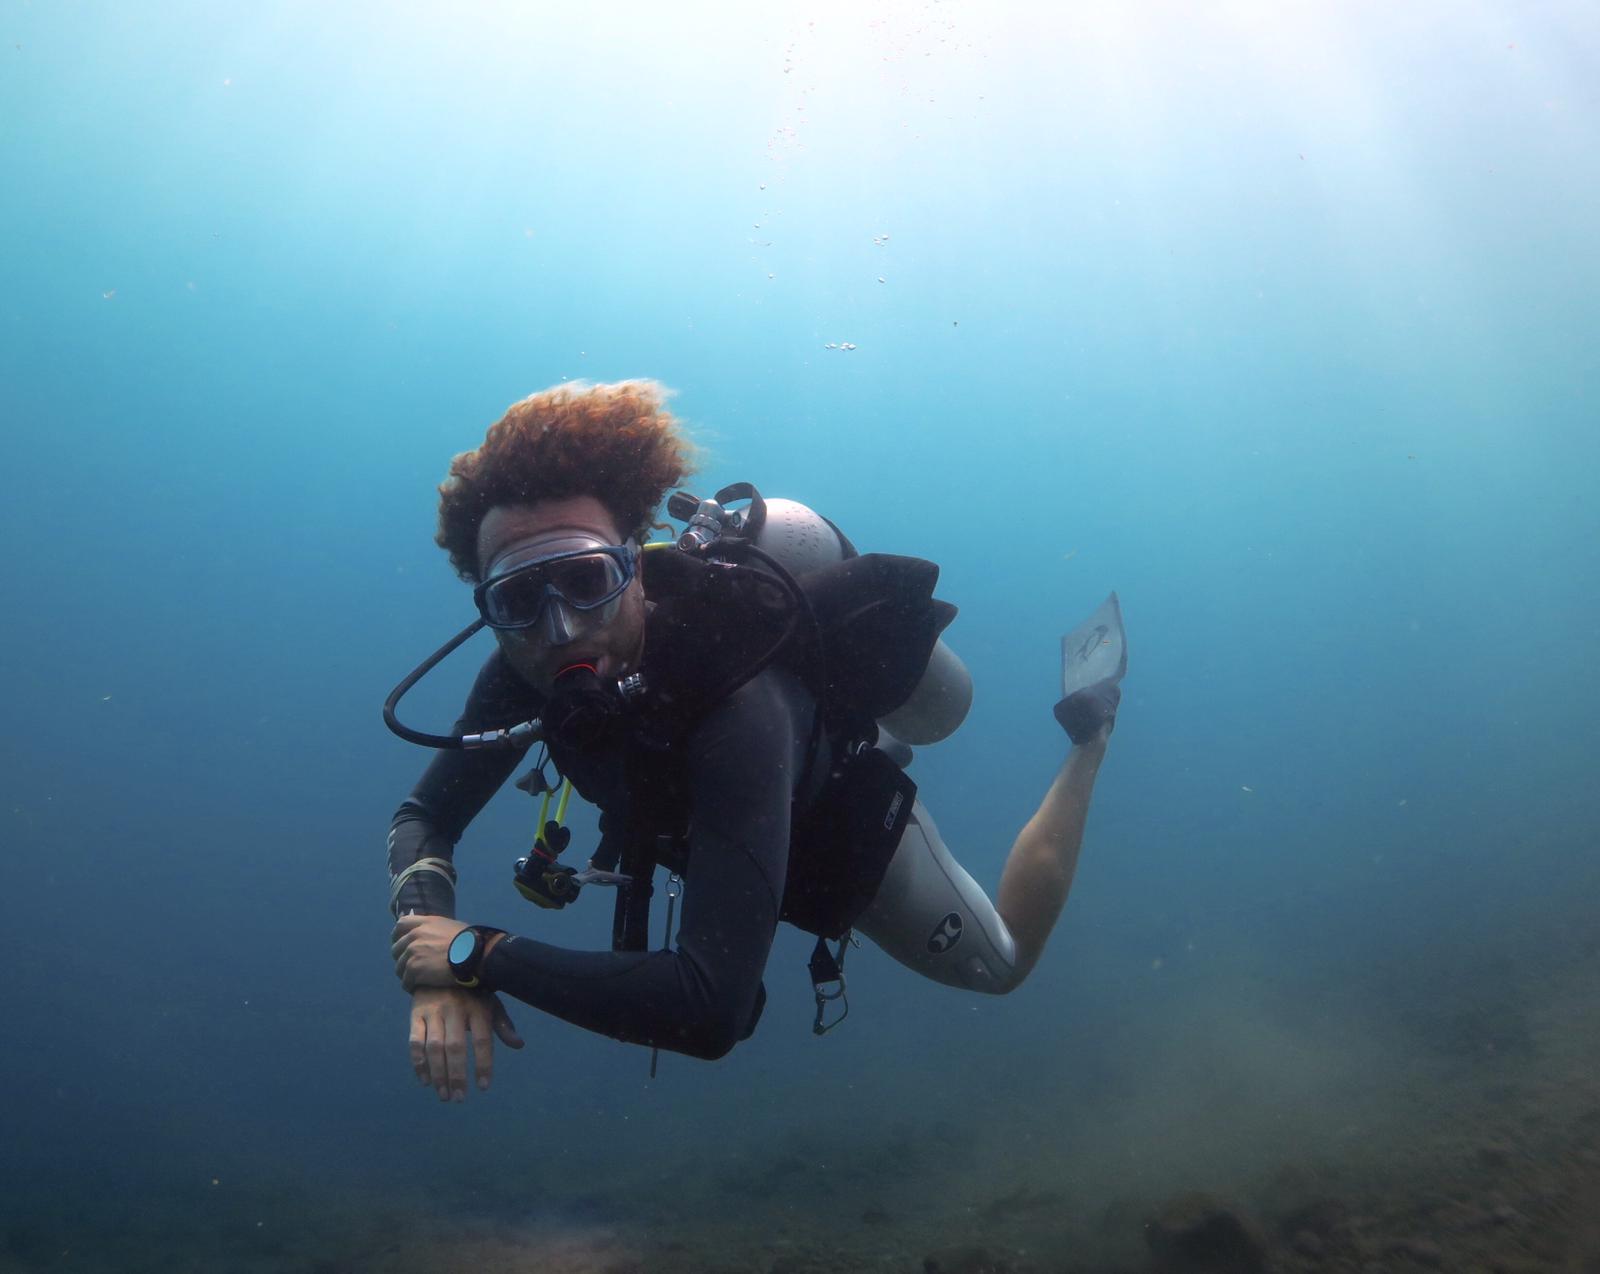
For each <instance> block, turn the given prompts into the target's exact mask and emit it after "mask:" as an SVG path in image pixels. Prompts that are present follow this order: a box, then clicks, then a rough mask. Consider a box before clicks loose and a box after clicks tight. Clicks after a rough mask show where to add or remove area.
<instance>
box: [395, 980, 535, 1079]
mask: <svg viewBox="0 0 1600 1274" xmlns="http://www.w3.org/2000/svg"><path fill="white" fill-rule="evenodd" d="M469 1035H470V1036H471V1037H472V1057H473V1069H474V1070H476V1071H477V1073H478V1087H479V1088H480V1089H484V1090H487V1089H488V1087H489V1081H490V1080H491V1079H492V1078H493V1077H494V1037H495V1036H496V1035H498V1036H499V1037H500V1040H501V1042H502V1043H504V1044H505V1045H506V1046H507V1047H508V1048H521V1047H522V1043H523V1041H522V1036H520V1035H518V1034H517V1028H516V1027H515V1026H513V1025H512V1024H511V1018H510V1015H509V1014H507V1013H506V1010H505V1006H504V1005H503V1004H501V1003H500V997H499V996H497V995H495V994H493V993H492V992H489V991H478V990H468V989H467V988H466V987H418V988H417V990H416V991H415V992H413V993H412V996H411V1067H412V1069H413V1070H415V1071H416V1072H417V1078H418V1079H419V1080H421V1081H422V1082H423V1083H424V1084H431V1085H433V1087H434V1089H435V1090H436V1091H437V1092H438V1094H439V1100H440V1101H449V1100H451V1098H454V1099H455V1100H456V1101H466V1099H467V1036H469Z"/></svg>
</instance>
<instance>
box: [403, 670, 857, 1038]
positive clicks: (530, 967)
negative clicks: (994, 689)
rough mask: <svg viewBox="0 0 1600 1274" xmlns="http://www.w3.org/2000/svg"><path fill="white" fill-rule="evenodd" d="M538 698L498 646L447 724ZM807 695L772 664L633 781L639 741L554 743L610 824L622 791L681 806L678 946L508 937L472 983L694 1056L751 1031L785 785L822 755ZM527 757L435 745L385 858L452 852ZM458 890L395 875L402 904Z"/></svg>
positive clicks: (499, 719) (779, 875)
mask: <svg viewBox="0 0 1600 1274" xmlns="http://www.w3.org/2000/svg"><path fill="white" fill-rule="evenodd" d="M539 706H540V704H539V699H538V696H537V694H536V692H534V691H533V690H532V689H531V688H530V687H529V686H527V684H526V683H524V682H523V681H522V680H521V679H520V678H519V677H518V676H517V675H516V674H515V673H514V672H513V671H512V670H511V669H510V668H509V667H508V666H507V665H506V663H505V662H504V660H503V659H502V658H501V656H500V654H499V652H498V651H497V652H495V654H493V655H492V656H491V657H490V658H489V660H488V661H487V662H486V663H485V664H484V667H483V670H482V671H481V672H480V673H479V675H478V680H477V683H476V684H475V685H474V686H473V688H472V693H471V695H470V696H469V698H468V700H467V705H466V709H465V711H464V713H463V715H462V718H461V720H460V721H458V722H457V723H456V733H457V734H458V735H460V734H464V733H468V732H472V731H478V730H484V729H490V728H494V727H498V726H504V725H506V724H508V723H511V722H515V721H522V720H526V719H528V718H529V717H531V716H534V715H537V713H538V710H539ZM814 711H815V704H814V701H813V699H812V697H811V695H810V694H809V693H808V692H807V691H806V689H805V688H804V687H803V686H802V685H801V683H800V682H799V681H798V679H797V678H795V677H794V676H793V674H791V673H789V672H787V671H784V670H783V669H781V668H778V667H771V668H768V669H767V670H766V671H764V672H762V673H760V674H759V675H758V676H756V677H755V678H754V679H752V680H751V681H749V682H747V683H746V684H745V685H744V686H742V687H741V688H740V689H739V690H737V691H735V692H734V693H733V694H732V695H730V696H729V697H728V698H726V699H724V700H723V701H722V702H721V703H719V704H718V705H716V707H714V708H713V709H712V710H711V711H710V712H709V713H708V714H707V715H706V716H705V717H704V718H703V719H702V720H701V721H700V722H699V724H698V725H697V726H695V727H694V728H693V729H692V730H691V731H689V733H688V734H687V735H686V736H685V737H684V738H683V739H682V740H680V741H679V742H678V743H677V744H676V745H674V746H673V747H672V748H671V749H669V750H668V751H667V752H666V753H663V754H659V755H658V756H657V757H654V758H652V759H650V761H649V768H650V774H649V776H647V777H649V779H650V781H649V782H641V775H642V773H643V768H642V766H641V762H640V761H639V759H638V758H639V752H638V750H637V749H627V748H620V747H619V748H616V749H611V750H609V751H608V752H607V753H605V754H603V755H600V756H598V757H596V756H579V755H568V754H566V753H564V752H562V751H561V749H559V748H554V749H552V753H553V755H552V759H553V760H554V761H555V762H556V764H557V766H558V768H560V770H561V772H562V773H563V775H565V776H566V777H567V778H570V779H571V780H572V781H573V785H574V786H575V787H576V788H577V790H578V792H579V793H580V794H581V795H582V796H583V797H584V799H586V800H588V801H589V802H591V803H592V804H594V805H596V806H598V807H599V808H600V810H601V811H602V818H601V829H602V832H603V834H604V835H605V836H606V837H607V838H609V837H611V836H613V835H617V834H619V829H621V828H624V827H626V826H629V825H630V824H629V816H630V809H629V805H630V801H632V800H636V799H637V797H638V794H639V793H640V792H641V791H642V790H645V789H646V788H652V787H653V788H655V789H656V790H658V791H669V790H670V791H671V792H672V793H673V799H672V800H671V801H668V802H667V804H668V805H674V804H675V805H676V807H677V808H678V809H679V810H680V811H681V813H682V815H683V816H685V817H686V820H687V821H686V828H687V855H686V863H687V866H686V867H685V881H686V885H687V887H686V889H685V891H684V898H683V904H682V913H681V915H682V924H681V927H680V928H679V930H678V934H677V945H676V949H671V950H657V951H570V950H567V949H565V948H561V947H553V946H550V945H549V944H548V943H543V942H536V941H534V940H533V939H532V938H521V937H508V938H506V939H504V940H502V941H501V942H500V943H498V944H497V945H496V946H495V948H494V950H493V951H492V952H491V953H490V954H489V956H488V957H487V958H486V959H485V960H484V962H483V968H482V970H481V971H480V976H481V978H482V984H483V986H484V987H485V988H487V989H488V990H491V991H504V992H505V993H506V994H508V995H512V996H515V997H516V998H517V999H519V1000H523V1001H525V1002H526V1003H528V1004H531V1005H533V1006H534V1007H535V1008H538V1009H543V1010H544V1011H545V1012H547V1013H553V1014H555V1015H556V1016H557V1017H559V1018H562V1019H564V1020H565V1021H568V1022H571V1023H573V1024H575V1025H577V1026H582V1027H585V1028H587V1029H589V1030H591V1031H599V1032H601V1033H603V1034H605V1035H609V1036H612V1037H614V1038H616V1039H619V1040H624V1041H627V1042H629V1043H635V1044H648V1045H654V1046H657V1047H660V1048H665V1049H671V1050H674V1051H676V1052H680V1053H687V1054H690V1055H691V1056H694V1057H701V1058H708V1059H710V1058H717V1057H721V1056H722V1055H723V1054H724V1053H726V1052H727V1051H728V1050H729V1049H730V1048H732V1047H733V1045H734V1044H735V1043H737V1042H738V1041H739V1040H742V1039H746V1038H748V1037H749V1035H750V1033H751V1032H752V1031H753V1030H754V1029H755V1024H756V1020H757V1019H758V1018H759V1016H760V1013H761V1007H762V1005H763V1003H764V1002H765V994H764V992H763V989H762V986H761V974H762V970H763V969H764V967H765V965H766V962H767V955H768V952H769V951H770V950H771V947H772V939H773V933H774V931H775V930H776V928H777V925H778V916H779V910H780V906H781V903H782V901H783V889H784V879H785V873H786V870H787V865H788V858H789V835H790V826H791V818H792V809H793V806H794V804H795V801H796V795H797V793H796V788H797V786H798V785H800V784H801V783H803V782H806V779H805V775H806V774H807V773H808V772H810V773H811V774H812V775H813V779H815V778H816V777H817V771H825V770H826V768H827V767H826V765H822V764H819V765H816V766H813V767H809V771H808V767H807V765H806V753H807V749H808V747H809V745H810V741H811V735H812V717H813V714H814ZM630 758H631V759H630ZM522 760H523V755H522V754H521V753H515V752H490V751H483V752H477V751H473V752H464V751H451V752H441V753H440V754H439V755H438V757H437V758H436V759H435V760H434V762H433V763H432V764H431V765H430V766H429V767H428V769H427V771H426V773H424V774H423V776H422V780H421V781H420V782H419V783H418V784H417V787H416V790H415V791H413V792H412V794H411V796H410V797H409V798H408V799H407V800H406V801H405V802H404V803H403V804H402V805H401V806H400V809H399V810H398V811H397V812H396V814H395V817H394V823H393V825H392V826H391V829H390V833H389V870H390V872H391V874H392V873H396V872H399V871H401V870H403V869H404V868H405V867H407V866H409V865H410V864H412V863H414V862H416V861H417V860H418V859H419V858H423V857H436V858H445V859H449V858H451V856H452V853H453V851H454V848H455V844H456V842H457V840H459V839H460V837H461V834H462V832H463V831H464V830H465V829H466V826H467V824H468V823H470V822H471V821H472V819H473V818H474V817H476V816H477V814H478V811H479V810H481V809H482V808H483V807H484V805H485V804H486V803H487V802H488V800H489V798H490V797H491V796H493V795H494V793H495V792H496V790H498V789H499V787H500V786H501V784H503V783H504V782H505V781H506V779H507V778H508V777H510V775H511V773H512V771H513V770H515V769H516V768H517V766H518V764H519V763H520V762H521V761H522ZM630 766H632V767H633V768H632V769H630V768H629V767H630ZM809 786H811V787H812V788H813V789H814V787H815V786H816V784H815V782H814V781H813V782H812V783H811V784H810V785H809ZM803 795H804V796H805V797H809V796H811V795H812V792H807V793H805V794H803ZM634 812H636V811H634ZM454 901H455V900H454V891H453V889H451V888H450V886H449V885H447V884H446V882H445V881H444V879H443V878H442V877H440V876H439V875H437V874H436V873H433V872H427V871H423V872H417V873H415V874H413V875H412V876H411V877H410V878H409V879H408V880H407V881H406V883H405V885H404V887H403V888H402V890H401V893H400V896H399V898H398V900H397V902H398V908H397V909H398V911H399V912H400V913H404V912H407V911H415V912H418V913H422V914H431V915H446V916H453V915H454Z"/></svg>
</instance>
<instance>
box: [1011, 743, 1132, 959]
mask: <svg viewBox="0 0 1600 1274" xmlns="http://www.w3.org/2000/svg"><path fill="white" fill-rule="evenodd" d="M1110 734H1111V731H1110V729H1109V728H1107V729H1106V730H1104V731H1102V732H1101V733H1100V734H1099V735H1097V736H1096V737H1095V738H1093V739H1090V740H1089V741H1088V742H1087V743H1083V744H1080V745H1079V746H1077V747H1075V748H1073V749H1072V751H1071V752H1069V753H1068V754H1067V760H1066V763H1065V764H1064V765H1063V766H1062V767H1061V771H1060V773H1059V774H1057V775H1056V777H1055V781H1054V782H1053V783H1051V784H1050V790H1049V791H1048V792H1046V793H1045V797H1044V802H1043V804H1041V805H1040V806H1039V811H1038V813H1036V814H1035V815H1034V816H1033V817H1032V818H1031V819H1029V820H1028V824H1027V826H1026V827H1024V828H1023V829H1022V831H1021V832H1020V833H1019V834H1018V835H1017V839H1016V843H1015V844H1014V845H1012V847H1011V853H1010V855H1009V856H1008V857H1007V858H1006V865H1005V869H1004V870H1003V871H1002V872H1001V873H1000V889H999V891H998V893H997V894H996V896H995V908H996V910H998V911H999V913H1000V918H1001V919H1002V920H1004V921H1005V923H1006V928H1007V929H1009V930H1010V931H1011V936H1012V938H1013V939H1014V940H1015V941H1016V944H1017V954H1016V965H1017V972H1016V979H1015V982H1014V983H1013V985H1015V984H1016V983H1017V982H1021V981H1022V979H1023V978H1025V977H1027V975H1028V973H1029V972H1030V971H1031V970H1032V969H1033V966H1034V965H1035V964H1036V963H1037V962H1038V959H1039V957H1040V956H1041V955H1042V954H1043V953H1044V945H1045V943H1046V942H1047V941H1048V940H1049V937H1050V931H1051V930H1052V929H1053V928H1055V923H1056V918H1057V917H1058V916H1060V914H1061V908H1062V907H1063V906H1065V905H1066V901H1067V893H1068V891H1070V890H1071V888H1072V877H1073V874H1074V873H1075V872H1076V871H1077V870H1078V851H1079V849H1081V848H1082V846H1083V828H1084V824H1085V823H1086V822H1087V821H1088V818H1089V798H1090V796H1091V795H1092V794H1093V792H1094V780H1095V775H1096V774H1098V773H1099V771H1100V762H1101V761H1102V760H1104V759H1105V755H1106V740H1107V739H1108V738H1109V737H1110Z"/></svg>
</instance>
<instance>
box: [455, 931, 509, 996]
mask: <svg viewBox="0 0 1600 1274" xmlns="http://www.w3.org/2000/svg"><path fill="white" fill-rule="evenodd" d="M504 932H505V930H504V929H491V928H490V927H489V926H488V925H468V926H467V927H466V928H465V929H463V930H462V931H461V932H460V933H458V934H456V936H455V937H454V938H452V939H450V948H449V950H448V951H447V952H446V953H445V954H446V956H447V957H448V959H449V961H450V974H451V976H452V977H454V978H455V980H456V985H457V986H469V987H470V986H477V985H478V981H479V979H478V967H479V966H480V965H481V964H482V963H483V953H484V951H485V950H486V949H487V948H488V946H489V939H490V938H492V937H494V936H495V934H497V933H504Z"/></svg>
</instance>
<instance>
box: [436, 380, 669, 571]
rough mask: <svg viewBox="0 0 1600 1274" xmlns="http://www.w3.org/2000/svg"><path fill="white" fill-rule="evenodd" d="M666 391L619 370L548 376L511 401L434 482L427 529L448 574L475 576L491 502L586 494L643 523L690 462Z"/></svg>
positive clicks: (634, 526) (621, 522)
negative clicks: (618, 376)
mask: <svg viewBox="0 0 1600 1274" xmlns="http://www.w3.org/2000/svg"><path fill="white" fill-rule="evenodd" d="M666 397H667V391H666V390H665V389H664V388H663V387H662V386H661V385H658V384H657V383H656V382H655V381H651V380H625V381H619V382H618V383H616V384H614V385H589V384H583V383H569V384H566V385H557V386H555V387H554V388H552V389H546V390H542V391H540V392H539V393H537V394H533V395H531V396H530V397H528V398H524V399H523V400H522V401H521V402H520V403H514V404H513V405H512V407H511V409H510V410H509V411H507V412H506V414H505V415H504V416H503V417H501V419H500V420H498V421H497V422H496V423H494V424H493V425H490V426H489V432H488V434H487V436H486V437H485V438H484V440H483V445H482V446H480V447H478V448H477V450H475V451H463V452H462V453H461V454H460V455H458V456H457V457H456V458H455V459H454V460H452V461H451V462H450V476H449V477H447V478H446V479H445V480H444V482H442V483H441V484H440V486H439V529H438V532H437V533H436V534H435V535H434V537H433V538H434V540H435V542H436V543H437V544H438V545H439V547H440V548H442V549H444V550H445V552H447V553H448V554H450V565H451V566H453V567H455V569H456V574H458V575H459V576H461V578H462V579H464V580H466V581H467V582H468V583H473V584H475V583H477V582H478V566H479V564H478V528H479V527H480V526H481V525H482V523H483V519H484V515H485V514H487V513H488V512H489V510H490V509H492V508H494V507H495V505H497V504H531V503H533V502H534V501H536V500H560V499H565V498H568V497H570V496H575V495H592V496H594V497H595V498H596V499H597V500H599V501H600V503H602V504H603V505H605V506H606V509H607V510H608V511H609V512H610V514H611V516H612V517H614V518H615V519H616V521H617V525H618V527H620V528H621V530H622V532H623V534H624V535H625V536H627V535H639V536H642V535H643V534H644V533H645V532H647V531H648V530H649V529H650V527H651V525H652V519H653V518H654V516H655V513H656V510H657V509H658V508H659V507H660V504H661V500H662V497H663V496H665V495H666V493H667V491H668V490H669V489H670V488H672V487H675V486H677V485H678V484H679V483H680V482H681V481H682V480H683V478H684V475H685V474H687V473H689V472H690V471H691V469H692V468H693V447H692V445H691V444H690V442H689V440H688V439H687V438H685V437H684V436H683V434H682V433H681V432H680V431H679V426H678V422H677V420H675V419H674V418H673V416H672V414H671V413H670V412H668V411H667V410H666V409H665V408H664V407H663V406H662V403H663V402H664V401H665V400H666Z"/></svg>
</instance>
